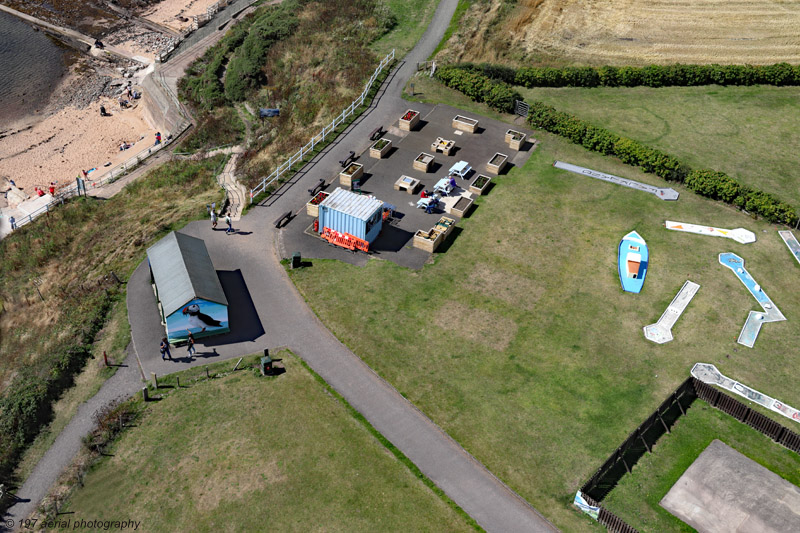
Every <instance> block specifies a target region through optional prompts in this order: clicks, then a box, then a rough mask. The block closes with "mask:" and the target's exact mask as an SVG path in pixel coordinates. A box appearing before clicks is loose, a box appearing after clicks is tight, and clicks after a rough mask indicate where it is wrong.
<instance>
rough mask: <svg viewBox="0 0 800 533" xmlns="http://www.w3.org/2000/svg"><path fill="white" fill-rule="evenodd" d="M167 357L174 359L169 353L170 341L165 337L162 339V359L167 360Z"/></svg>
mask: <svg viewBox="0 0 800 533" xmlns="http://www.w3.org/2000/svg"><path fill="white" fill-rule="evenodd" d="M167 358H169V360H170V361H172V354H171V353H169V342H167V338H166V337H164V338H163V339H161V360H162V361H166V360H167Z"/></svg>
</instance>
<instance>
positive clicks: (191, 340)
mask: <svg viewBox="0 0 800 533" xmlns="http://www.w3.org/2000/svg"><path fill="white" fill-rule="evenodd" d="M187 331H188V330H187ZM186 345H187V346H188V348H187V351H188V352H189V357H194V354H196V353H197V350H196V349H195V347H194V335H192V332H191V331H189V338H188V339H187V340H186Z"/></svg>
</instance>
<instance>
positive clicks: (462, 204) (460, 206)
mask: <svg viewBox="0 0 800 533" xmlns="http://www.w3.org/2000/svg"><path fill="white" fill-rule="evenodd" d="M472 202H473V200H472V198H467V197H466V196H462V197H461V198H459V199H458V201H457V202H456V204H455V205H454V206H453V207H451V208H450V214H451V215H456V216H457V217H459V218H463V217H464V215H466V214H467V211H469V208H470V207H472Z"/></svg>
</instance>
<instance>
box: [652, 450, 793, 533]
mask: <svg viewBox="0 0 800 533" xmlns="http://www.w3.org/2000/svg"><path fill="white" fill-rule="evenodd" d="M765 446H777V444H766V443H765ZM661 506H662V507H663V508H664V509H666V510H667V511H669V512H670V513H672V514H673V515H675V516H677V517H678V518H680V519H681V520H683V521H684V522H686V523H687V524H689V525H690V526H692V527H693V528H695V529H696V530H697V531H699V532H700V533H767V532H769V533H786V532H787V531H800V489H798V488H797V487H795V486H794V485H792V484H791V483H789V482H788V481H786V480H784V479H783V478H781V477H780V476H778V475H777V474H774V473H772V472H770V471H769V470H767V469H766V468H764V467H763V466H761V465H759V464H758V463H756V462H755V461H753V460H751V459H748V458H747V457H745V456H744V455H742V454H741V453H739V452H737V451H736V450H734V449H733V448H731V447H730V446H728V445H727V444H724V443H723V442H720V441H719V440H716V439H715V440H714V441H713V442H711V444H709V445H708V447H707V448H706V449H705V450H703V453H701V454H700V456H699V457H698V458H697V459H696V460H695V462H694V463H692V466H690V467H689V468H688V469H687V470H686V472H684V474H683V475H682V476H681V478H680V479H679V480H678V482H677V483H675V485H673V486H672V488H671V489H670V491H669V492H668V493H667V495H666V496H664V498H663V499H662V500H661Z"/></svg>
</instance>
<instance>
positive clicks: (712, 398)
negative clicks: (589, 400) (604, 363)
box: [581, 377, 800, 533]
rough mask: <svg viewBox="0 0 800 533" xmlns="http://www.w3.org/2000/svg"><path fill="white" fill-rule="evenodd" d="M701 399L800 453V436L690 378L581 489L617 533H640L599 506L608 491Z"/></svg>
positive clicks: (721, 392) (611, 529)
mask: <svg viewBox="0 0 800 533" xmlns="http://www.w3.org/2000/svg"><path fill="white" fill-rule="evenodd" d="M697 398H700V399H701V400H704V401H706V402H707V403H708V404H709V405H711V406H712V407H715V408H717V409H719V410H720V411H722V412H723V413H726V414H729V415H731V416H732V417H734V418H735V419H736V420H739V421H740V422H743V423H745V424H747V425H748V426H750V427H752V428H753V429H755V430H757V431H760V432H761V433H763V434H764V435H766V436H767V437H769V438H771V439H772V440H774V441H775V442H777V443H778V444H781V445H782V446H785V447H787V448H788V449H790V450H792V451H794V452H797V453H800V435H798V434H797V433H795V432H794V431H792V430H791V429H789V428H787V427H784V426H783V425H782V424H780V423H778V422H776V421H775V420H772V419H771V418H769V417H767V416H765V415H763V414H761V413H759V412H758V411H755V410H754V409H752V408H751V407H749V406H747V405H745V404H744V403H742V402H740V401H739V400H737V399H736V398H733V397H731V396H728V395H727V394H725V393H724V392H723V391H721V390H718V389H715V388H714V387H712V386H711V385H707V384H706V383H703V382H702V381H700V380H699V379H696V378H694V377H689V378H687V379H686V381H684V382H683V383H681V384H680V385H679V386H678V388H677V389H675V391H674V392H673V393H672V394H670V396H669V397H668V398H667V399H666V400H664V402H663V403H662V404H661V405H660V406H659V407H658V409H656V410H655V411H654V412H653V413H652V414H651V415H650V416H649V417H647V419H646V420H645V421H644V422H643V423H642V424H641V425H640V426H639V427H637V428H636V429H635V430H634V431H633V433H631V434H630V435H629V436H628V438H627V439H625V441H624V442H623V443H622V444H621V445H620V446H619V447H618V448H617V449H616V450H614V453H612V454H611V456H610V457H609V458H608V459H607V460H606V462H605V463H603V465H602V466H601V467H600V468H599V469H597V472H595V473H594V475H593V476H592V477H591V478H590V479H589V481H587V482H586V484H584V485H583V487H581V493H582V495H583V497H584V499H585V500H586V501H587V503H589V505H592V506H594V507H600V514H599V516H598V521H599V522H600V523H601V524H603V525H605V526H606V527H607V528H608V530H609V531H612V532H614V533H638V532H637V530H636V529H635V528H633V527H632V526H630V525H628V524H627V523H625V521H624V520H622V519H621V518H619V517H618V516H616V515H614V514H613V513H611V512H610V511H609V510H608V509H605V508H604V507H602V506H601V505H600V502H602V501H603V498H605V497H606V496H607V495H608V493H609V492H611V490H612V489H613V488H614V487H615V486H616V485H617V483H619V480H620V479H622V477H623V476H624V475H625V474H628V473H630V471H631V469H632V468H633V465H635V464H636V462H637V461H638V460H639V458H640V457H641V456H642V455H644V453H645V452H650V451H652V447H653V445H654V444H655V443H656V441H657V440H658V439H659V438H660V437H661V436H662V435H663V434H664V433H669V432H670V428H671V427H672V426H673V425H674V424H675V422H676V421H677V420H678V418H680V417H681V416H683V415H685V414H686V411H687V410H688V409H689V407H691V405H692V403H694V401H695V400H696V399H697Z"/></svg>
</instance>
